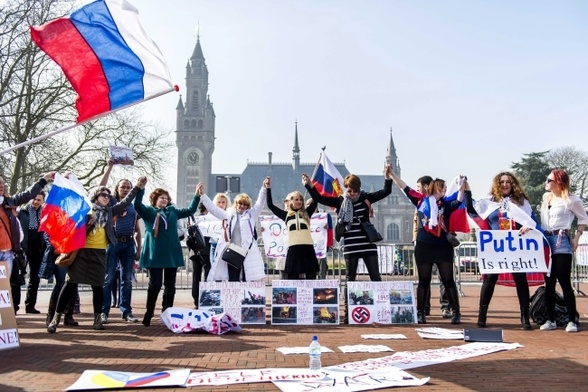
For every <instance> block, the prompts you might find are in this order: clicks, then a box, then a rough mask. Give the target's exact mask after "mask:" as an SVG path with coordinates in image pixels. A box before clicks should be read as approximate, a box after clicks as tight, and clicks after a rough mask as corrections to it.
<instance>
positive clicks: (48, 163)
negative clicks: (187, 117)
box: [0, 0, 172, 193]
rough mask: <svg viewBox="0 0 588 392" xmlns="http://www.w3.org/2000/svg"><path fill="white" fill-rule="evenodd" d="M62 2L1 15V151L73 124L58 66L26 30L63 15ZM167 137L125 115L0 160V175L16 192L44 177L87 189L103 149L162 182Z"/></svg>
mask: <svg viewBox="0 0 588 392" xmlns="http://www.w3.org/2000/svg"><path fill="white" fill-rule="evenodd" d="M72 4H75V5H78V4H77V3H74V2H71V1H65V0H29V1H20V0H8V1H7V2H6V4H5V5H4V7H2V8H1V9H0V149H6V148H8V147H10V146H14V145H16V144H19V143H22V142H24V141H26V140H30V139H33V138H35V137H38V136H41V135H44V134H47V133H49V132H52V131H55V130H57V129H59V128H61V127H63V126H64V125H65V124H72V123H75V119H76V116H77V113H76V111H75V105H74V102H75V97H76V95H75V92H74V91H73V89H72V88H71V86H70V85H69V83H68V81H67V80H66V79H65V77H64V76H63V73H62V71H61V70H60V69H59V67H58V66H57V65H56V64H55V63H54V62H53V61H52V60H51V59H50V58H49V57H48V56H46V55H45V54H44V53H43V52H42V51H40V50H39V49H38V48H37V47H36V45H35V44H34V43H33V42H32V40H31V38H30V33H29V26H30V25H40V24H43V23H45V22H47V21H48V20H51V19H54V18H56V17H60V16H63V15H65V14H67V13H68V12H69V11H71V9H72ZM170 133H171V132H170V131H169V130H167V131H166V130H162V129H161V127H159V126H157V125H155V124H153V123H149V122H146V121H143V120H142V119H141V114H140V110H139V109H137V108H134V109H127V110H124V111H122V112H119V113H116V114H111V115H109V116H106V117H104V118H102V119H99V120H96V121H93V122H90V123H87V124H84V125H82V126H78V127H76V128H75V129H74V130H71V131H68V132H66V133H64V134H60V135H57V136H54V137H52V138H48V139H45V140H42V141H40V142H37V143H34V144H30V145H27V146H25V147H21V148H19V149H17V150H15V151H13V152H11V153H9V154H6V155H3V156H0V175H2V176H3V177H4V178H5V179H7V180H9V181H8V186H9V190H10V192H12V193H14V192H16V191H18V190H21V189H23V188H24V187H26V186H28V185H29V184H30V183H32V182H33V181H34V180H35V179H36V178H38V177H39V176H40V174H41V173H44V172H46V171H48V170H59V171H69V170H71V171H73V172H75V173H76V175H77V176H78V177H79V178H80V179H81V180H82V182H83V183H84V184H85V185H87V186H90V185H91V184H92V183H95V182H96V180H97V179H98V178H99V177H100V176H101V175H102V173H103V171H104V167H105V162H106V159H107V149H108V146H109V145H125V146H129V147H131V148H133V152H134V158H135V165H136V166H137V167H138V168H139V169H140V171H141V172H142V173H144V174H147V175H149V176H150V177H151V178H152V179H154V180H156V181H157V180H161V177H162V176H161V174H160V172H161V162H163V159H162V158H163V156H164V153H165V152H166V151H167V150H168V149H169V148H172V143H171V142H169V141H166V138H167V136H168V134H170Z"/></svg>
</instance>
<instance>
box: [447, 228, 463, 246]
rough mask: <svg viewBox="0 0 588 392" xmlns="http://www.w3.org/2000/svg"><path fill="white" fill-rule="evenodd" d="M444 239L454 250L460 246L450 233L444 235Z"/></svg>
mask: <svg viewBox="0 0 588 392" xmlns="http://www.w3.org/2000/svg"><path fill="white" fill-rule="evenodd" d="M445 238H447V241H449V243H450V244H451V246H453V247H454V248H456V247H458V246H459V244H460V242H459V240H458V239H457V237H456V236H455V234H453V233H452V232H451V231H449V232H447V233H445Z"/></svg>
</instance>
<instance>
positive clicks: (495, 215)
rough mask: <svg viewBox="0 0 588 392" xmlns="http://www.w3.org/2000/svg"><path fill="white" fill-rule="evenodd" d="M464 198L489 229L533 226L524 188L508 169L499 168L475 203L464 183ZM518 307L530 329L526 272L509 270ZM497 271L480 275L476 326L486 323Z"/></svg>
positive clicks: (533, 221)
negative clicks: (487, 193)
mask: <svg viewBox="0 0 588 392" xmlns="http://www.w3.org/2000/svg"><path fill="white" fill-rule="evenodd" d="M465 200H466V206H467V208H468V212H470V213H475V214H477V215H478V216H479V217H480V218H482V219H484V220H485V221H486V223H487V224H488V227H489V228H490V230H519V232H520V234H525V233H526V232H527V231H529V229H530V228H533V227H536V226H537V224H536V222H535V217H534V216H533V210H532V208H531V204H530V203H529V198H528V197H527V195H526V194H525V192H524V191H523V188H522V187H521V184H520V183H519V180H518V179H517V178H516V177H515V175H514V174H512V173H510V172H501V173H498V174H497V175H496V176H494V179H493V180H492V189H490V197H489V198H486V199H481V200H478V201H476V202H475V203H474V202H473V200H472V192H471V191H470V189H469V186H467V187H466V191H465ZM512 276H513V279H514V282H515V285H516V288H517V297H518V299H519V306H520V310H521V326H522V328H523V329H525V330H530V329H532V327H531V322H530V321H529V284H528V282H527V273H525V272H519V273H513V274H512ZM498 277H499V274H484V275H482V279H483V281H482V289H481V290H480V306H479V309H478V327H480V328H484V327H486V317H487V314H488V306H489V305H490V300H492V295H493V294H494V288H495V287H496V282H497V281H498Z"/></svg>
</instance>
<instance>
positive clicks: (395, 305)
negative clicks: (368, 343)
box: [347, 282, 416, 324]
mask: <svg viewBox="0 0 588 392" xmlns="http://www.w3.org/2000/svg"><path fill="white" fill-rule="evenodd" d="M347 301H348V312H349V313H348V314H349V324H372V323H381V324H413V323H415V322H416V317H415V315H416V306H415V301H414V287H413V283H412V282H348V283H347Z"/></svg>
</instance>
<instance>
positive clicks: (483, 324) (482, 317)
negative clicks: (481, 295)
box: [478, 305, 488, 328]
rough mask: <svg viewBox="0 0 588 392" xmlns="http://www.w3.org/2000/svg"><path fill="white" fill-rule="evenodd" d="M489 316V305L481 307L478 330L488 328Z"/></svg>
mask: <svg viewBox="0 0 588 392" xmlns="http://www.w3.org/2000/svg"><path fill="white" fill-rule="evenodd" d="M487 314H488V305H480V309H478V328H486V316H487Z"/></svg>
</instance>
